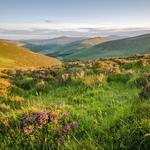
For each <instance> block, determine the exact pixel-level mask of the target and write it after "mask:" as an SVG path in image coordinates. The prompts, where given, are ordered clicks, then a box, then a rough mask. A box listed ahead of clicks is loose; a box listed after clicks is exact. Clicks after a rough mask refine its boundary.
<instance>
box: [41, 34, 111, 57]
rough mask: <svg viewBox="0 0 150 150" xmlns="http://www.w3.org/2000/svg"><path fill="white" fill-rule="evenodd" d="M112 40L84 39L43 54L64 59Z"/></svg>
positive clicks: (100, 38) (102, 38)
mask: <svg viewBox="0 0 150 150" xmlns="http://www.w3.org/2000/svg"><path fill="white" fill-rule="evenodd" d="M109 40H110V39H109V38H107V37H95V38H89V39H84V40H80V41H76V42H73V43H70V44H66V45H64V46H60V47H57V48H54V49H49V50H47V51H42V52H41V53H43V54H46V55H50V56H54V57H57V58H59V59H63V57H65V56H67V55H72V54H76V53H78V52H81V51H82V50H83V49H86V48H90V47H92V46H94V45H97V44H100V43H104V42H107V41H109Z"/></svg>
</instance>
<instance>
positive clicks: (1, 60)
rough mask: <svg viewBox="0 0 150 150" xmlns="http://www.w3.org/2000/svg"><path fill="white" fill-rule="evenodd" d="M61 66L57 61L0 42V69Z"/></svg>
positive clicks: (2, 41)
mask: <svg viewBox="0 0 150 150" xmlns="http://www.w3.org/2000/svg"><path fill="white" fill-rule="evenodd" d="M59 64H61V63H60V61H59V60H57V59H55V58H51V57H47V56H43V55H41V54H37V53H34V52H31V51H29V50H28V49H25V48H22V47H20V46H17V45H15V44H12V43H9V42H7V41H4V40H0V67H6V68H7V67H43V66H47V67H48V66H54V65H59Z"/></svg>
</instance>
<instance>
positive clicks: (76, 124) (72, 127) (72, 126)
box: [70, 121, 78, 129]
mask: <svg viewBox="0 0 150 150" xmlns="http://www.w3.org/2000/svg"><path fill="white" fill-rule="evenodd" d="M70 128H71V129H76V128H78V123H77V122H76V121H74V122H72V123H71V124H70Z"/></svg>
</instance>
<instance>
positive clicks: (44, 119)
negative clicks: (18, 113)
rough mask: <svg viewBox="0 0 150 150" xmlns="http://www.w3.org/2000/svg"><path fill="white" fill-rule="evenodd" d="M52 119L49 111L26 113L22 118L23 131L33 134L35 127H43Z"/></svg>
mask: <svg viewBox="0 0 150 150" xmlns="http://www.w3.org/2000/svg"><path fill="white" fill-rule="evenodd" d="M49 121H50V113H49V112H48V111H38V112H33V113H31V114H25V115H24V117H23V120H22V125H21V128H22V131H23V132H24V133H25V134H27V135H28V134H31V133H32V132H33V130H34V129H35V128H41V127H42V126H43V125H45V124H47V123H48V122H49Z"/></svg>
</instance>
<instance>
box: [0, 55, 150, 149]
mask: <svg viewBox="0 0 150 150" xmlns="http://www.w3.org/2000/svg"><path fill="white" fill-rule="evenodd" d="M142 59H144V58H142ZM142 59H141V58H136V57H135V58H127V59H119V60H118V59H116V60H115V59H112V60H107V61H106V62H105V60H104V61H102V62H101V63H102V64H101V65H98V64H99V63H98V61H97V62H91V65H92V66H91V67H89V65H88V63H86V62H85V63H84V64H85V65H83V63H82V62H80V63H79V65H78V64H76V65H75V64H74V65H72V64H66V65H65V67H64V68H62V69H61V70H53V71H49V73H47V70H45V71H44V72H46V73H45V74H42V76H41V73H40V72H41V71H38V70H37V72H28V73H26V72H22V73H18V74H16V75H13V79H14V80H15V83H16V86H17V88H16V89H15V90H14V91H12V93H11V95H19V96H22V97H24V99H25V100H24V101H22V103H19V102H18V101H11V100H9V99H7V98H6V100H5V98H3V103H5V104H6V106H9V107H10V108H8V109H6V108H4V107H1V114H0V125H1V126H0V127H1V129H2V135H3V136H1V138H0V140H1V141H0V143H1V148H2V149H9V148H12V147H13V149H24V148H27V147H28V149H37V150H38V149H39V150H40V149H62V150H63V149H76V150H80V149H89V150H95V149H116V150H118V149H129V150H137V149H148V147H149V146H150V144H149V138H150V137H149V131H150V124H149V122H150V111H149V110H150V101H149V99H147V100H145V99H142V98H141V97H139V93H140V92H141V91H142V89H143V87H142V86H137V84H138V83H137V82H136V79H137V78H139V77H143V74H145V73H148V72H149V70H150V63H149V57H147V58H146V59H144V60H143V62H145V61H146V62H147V63H146V65H145V63H143V64H142V63H140V62H142ZM117 60H118V63H117V64H118V65H119V68H118V70H120V71H121V74H120V73H117V72H116V73H115V72H114V73H113V72H110V70H112V71H114V70H115V68H116V67H115V66H112V65H111V64H114V63H115V62H117ZM108 61H109V62H108ZM119 62H120V63H119ZM105 63H106V64H107V65H106V64H105ZM104 64H105V65H106V66H105V67H104V68H103V65H104ZM86 65H87V66H86ZM118 65H117V66H118ZM113 67H114V68H113ZM79 71H84V72H86V73H87V75H86V76H85V77H84V78H78V77H77V76H76V72H79ZM116 71H117V70H116ZM128 71H130V72H131V74H128V73H127V72H128ZM54 72H55V73H54ZM100 72H101V73H103V74H104V76H105V77H106V78H107V79H106V80H104V81H102V82H101V81H99V80H96V77H99V75H100ZM42 73H43V71H42ZM66 73H68V74H70V75H71V79H67V80H62V79H61V75H62V74H66ZM132 73H133V74H132ZM39 75H40V77H39ZM8 76H10V77H12V75H11V73H10V72H8ZM52 76H53V78H52ZM41 77H42V78H41ZM45 77H46V78H45ZM47 79H48V80H47ZM51 79H52V80H51ZM43 81H44V82H43ZM41 82H42V84H40V85H41V90H40V91H39V86H38V87H37V85H39V83H41ZM37 83H38V84H37ZM12 84H14V82H12ZM37 90H38V92H37ZM41 109H47V110H50V111H53V112H55V111H56V110H58V111H59V112H61V111H62V112H70V113H71V120H75V121H77V122H78V128H77V129H75V130H74V131H71V132H69V133H66V132H65V133H63V132H62V133H61V136H62V137H66V139H65V140H64V141H59V140H58V139H57V138H56V137H55V133H57V131H59V128H60V127H61V124H62V121H59V122H58V123H57V124H54V123H52V122H51V123H49V124H48V125H46V126H45V127H43V128H39V129H37V131H36V130H35V129H34V131H36V132H33V133H32V134H31V135H24V134H23V133H22V130H21V129H20V124H21V120H22V118H23V114H24V113H25V112H32V111H35V110H41ZM61 115H62V114H61Z"/></svg>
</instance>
